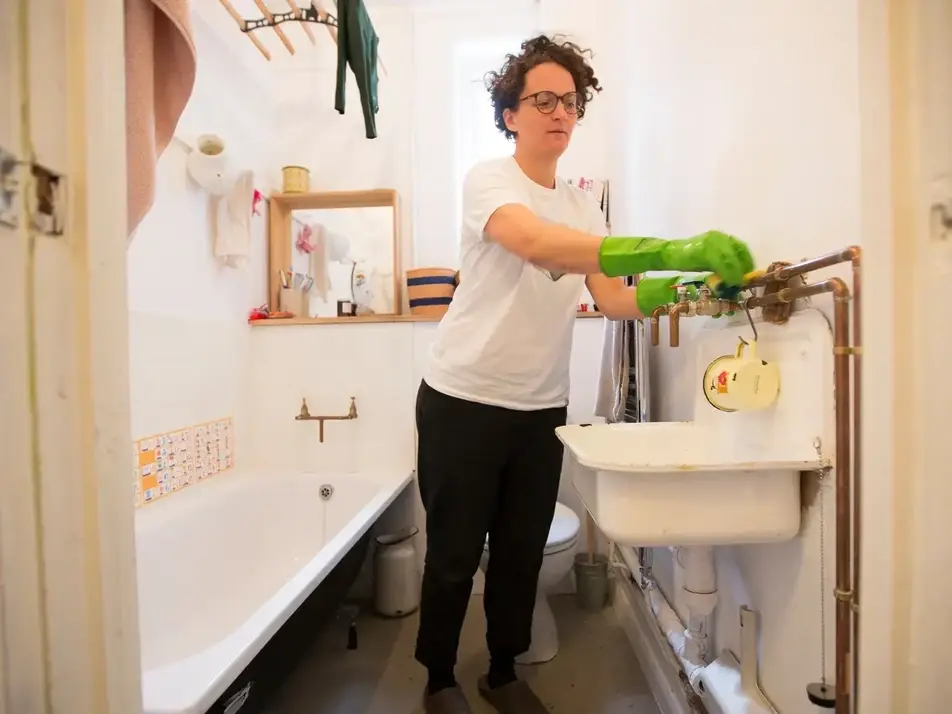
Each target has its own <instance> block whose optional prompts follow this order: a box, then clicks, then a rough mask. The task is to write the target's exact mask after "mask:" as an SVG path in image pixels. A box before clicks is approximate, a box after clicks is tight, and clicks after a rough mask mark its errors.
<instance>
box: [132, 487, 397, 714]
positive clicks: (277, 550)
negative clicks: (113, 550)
mask: <svg viewBox="0 0 952 714" xmlns="http://www.w3.org/2000/svg"><path fill="white" fill-rule="evenodd" d="M410 478H411V474H410V473H407V472H396V471H386V470H381V471H378V472H373V473H359V474H348V475H340V476H333V475H326V474H303V473H298V474H283V475H282V474H279V475H262V474H253V473H228V474H222V475H220V476H216V477H214V478H211V479H208V480H207V481H203V482H202V483H200V484H196V485H194V486H190V487H189V488H186V489H184V490H183V491H182V492H181V493H177V494H174V495H172V496H170V497H167V498H164V499H162V500H160V501H157V502H155V503H151V504H149V505H147V506H145V507H142V508H139V509H137V511H136V554H137V561H138V562H137V565H138V589H139V633H140V640H141V651H142V669H143V673H142V680H143V681H142V689H143V705H144V713H145V714H204V712H206V711H208V710H209V708H211V707H212V705H214V704H216V702H218V700H219V698H220V697H222V695H223V694H225V693H226V690H228V689H229V687H230V686H231V685H232V684H233V683H234V682H235V681H236V678H237V677H238V676H239V675H241V674H242V673H243V672H244V670H245V668H246V667H248V666H249V665H250V664H251V663H252V661H253V660H255V658H256V656H257V655H258V654H259V652H261V650H262V649H263V648H264V647H265V645H267V644H268V642H269V640H271V639H272V638H273V637H274V636H275V634H276V633H277V632H278V631H279V630H280V629H281V627H282V625H283V624H284V623H285V622H287V620H288V619H289V618H290V617H291V616H292V615H294V614H295V612H296V611H297V610H298V608H299V607H300V606H301V605H302V603H304V602H305V601H309V599H310V598H311V596H312V593H314V594H315V596H316V595H317V594H318V593H319V592H320V591H319V589H318V586H319V585H321V583H322V582H323V581H324V580H325V578H328V577H329V576H330V575H333V574H334V571H335V568H336V567H337V566H338V564H339V563H340V562H341V560H342V559H344V558H345V557H346V556H347V555H348V553H349V552H350V551H351V550H352V549H354V547H355V544H366V542H367V536H366V534H367V532H368V530H369V529H370V527H371V526H372V525H373V524H374V522H375V521H376V520H377V518H378V517H379V516H380V514H381V513H382V512H383V511H384V510H385V509H386V508H387V506H389V505H390V503H392V502H393V500H394V499H395V498H396V497H397V495H398V494H399V493H400V492H401V491H402V490H403V489H404V488H405V487H406V485H407V484H408V483H409V481H410ZM328 487H329V488H328ZM361 555H362V554H361ZM352 559H353V557H352ZM361 560H362V558H361ZM316 590H317V593H315V591H316ZM286 629H288V628H286ZM246 696H247V695H246ZM238 708H240V706H239V707H238ZM226 710H227V708H226ZM231 710H232V711H236V710H237V709H236V708H235V707H232V708H231Z"/></svg>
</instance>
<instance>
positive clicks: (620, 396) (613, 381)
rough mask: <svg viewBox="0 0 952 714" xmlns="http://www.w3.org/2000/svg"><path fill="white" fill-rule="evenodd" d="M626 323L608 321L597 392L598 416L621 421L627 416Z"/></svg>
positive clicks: (606, 321)
mask: <svg viewBox="0 0 952 714" xmlns="http://www.w3.org/2000/svg"><path fill="white" fill-rule="evenodd" d="M627 326H628V323H627V322H625V321H624V320H618V321H615V320H605V332H604V343H603V345H602V361H601V364H600V365H599V370H598V386H597V388H596V392H595V416H600V417H602V418H603V419H605V421H607V422H620V421H623V420H624V417H625V400H626V398H627V395H628V361H629V360H628V349H627V345H626V342H627V340H626V339H625V338H626V334H627Z"/></svg>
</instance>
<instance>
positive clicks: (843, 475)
mask: <svg viewBox="0 0 952 714" xmlns="http://www.w3.org/2000/svg"><path fill="white" fill-rule="evenodd" d="M825 258H826V257H825ZM819 260H821V259H818V261H819ZM818 261H809V262H811V263H816V262H818ZM801 265H804V264H803V263H801ZM791 267H794V266H791ZM822 267H826V265H823V266H822ZM786 270H789V269H786ZM796 274H798V273H793V275H796ZM823 293H833V383H834V390H835V421H836V466H835V471H836V588H835V590H834V595H835V597H836V709H835V711H836V714H850V702H851V699H852V692H853V687H852V683H851V682H852V680H851V676H850V674H851V673H850V665H851V664H852V652H853V649H852V646H851V636H852V626H853V591H852V587H851V579H852V570H851V567H852V547H853V541H852V535H853V531H852V527H851V526H852V524H851V516H852V514H851V504H852V498H851V490H852V489H851V486H852V479H851V476H852V469H851V467H850V461H851V457H852V442H851V433H850V431H851V429H850V426H851V424H850V410H851V404H850V353H851V351H852V350H851V349H850V314H849V312H850V311H849V303H850V291H849V288H848V287H847V286H846V283H844V282H843V281H842V280H841V279H840V278H831V279H830V280H825V281H823V282H821V283H814V284H812V285H805V286H799V287H794V288H784V289H782V290H779V291H778V292H776V293H773V294H772V295H766V296H761V297H753V298H749V299H748V300H747V301H746V304H747V307H748V308H756V307H763V306H765V305H772V304H775V303H787V302H792V301H793V300H796V299H797V298H804V297H811V296H814V295H821V294H823Z"/></svg>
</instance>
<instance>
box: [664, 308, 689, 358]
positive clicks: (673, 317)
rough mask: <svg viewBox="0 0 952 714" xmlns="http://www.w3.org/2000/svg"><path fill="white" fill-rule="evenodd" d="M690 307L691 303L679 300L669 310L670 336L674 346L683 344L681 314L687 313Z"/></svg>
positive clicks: (670, 342)
mask: <svg viewBox="0 0 952 714" xmlns="http://www.w3.org/2000/svg"><path fill="white" fill-rule="evenodd" d="M690 309H691V303H689V302H679V303H676V304H674V305H672V306H671V309H670V310H668V338H669V344H670V345H671V346H672V347H678V346H679V345H680V344H681V315H683V314H686V313H687V312H689V311H690Z"/></svg>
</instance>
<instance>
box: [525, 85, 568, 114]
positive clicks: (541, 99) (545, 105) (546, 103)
mask: <svg viewBox="0 0 952 714" xmlns="http://www.w3.org/2000/svg"><path fill="white" fill-rule="evenodd" d="M527 99H531V100H532V101H533V103H534V104H535V108H536V109H538V110H539V111H540V112H542V113H543V114H551V113H552V112H554V111H555V108H556V107H557V106H559V102H562V106H563V107H565V112H566V114H578V112H579V109H580V108H581V106H582V98H581V96H580V95H579V93H578V92H566V93H565V94H562V95H558V94H556V93H555V92H550V91H548V90H543V91H541V92H534V93H533V94H527V95H526V96H524V97H521V98H520V99H519V101H520V102H524V101H526V100H527Z"/></svg>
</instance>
